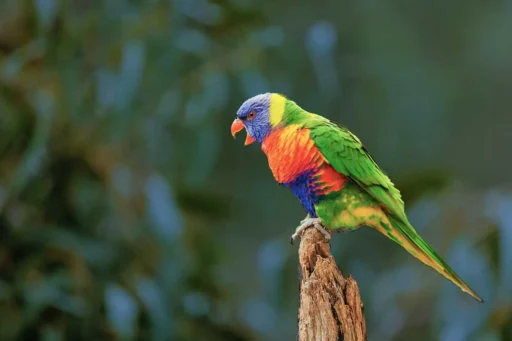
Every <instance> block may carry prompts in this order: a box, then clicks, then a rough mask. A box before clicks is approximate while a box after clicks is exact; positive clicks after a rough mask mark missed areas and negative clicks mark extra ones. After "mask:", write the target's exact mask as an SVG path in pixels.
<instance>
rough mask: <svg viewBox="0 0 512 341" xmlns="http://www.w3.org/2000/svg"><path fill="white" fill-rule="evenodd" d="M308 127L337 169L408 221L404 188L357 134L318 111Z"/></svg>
mask: <svg viewBox="0 0 512 341" xmlns="http://www.w3.org/2000/svg"><path fill="white" fill-rule="evenodd" d="M305 127H307V128H309V129H310V137H311V138H312V139H313V141H314V143H315V145H316V146H317V148H318V149H319V150H320V152H321V153H322V154H323V155H324V157H325V159H326V160H327V161H328V162H329V163H330V164H331V165H332V166H333V167H334V169H336V170H337V171H338V172H340V173H342V174H344V175H346V176H347V177H349V178H350V179H352V180H353V181H354V182H355V183H357V184H358V185H359V186H361V187H362V188H363V189H364V190H366V191H367V192H368V193H369V194H370V195H371V196H373V197H374V198H375V199H376V200H378V201H379V202H380V204H381V205H382V207H384V209H386V211H388V212H389V213H391V214H392V215H393V216H395V217H396V218H398V219H400V220H402V221H404V222H408V220H407V217H406V215H405V212H404V202H403V201H402V197H401V195H400V191H399V190H398V189H396V188H395V186H394V184H393V183H392V182H391V180H390V179H389V178H388V177H387V176H386V174H384V172H383V171H382V170H381V169H380V168H379V166H378V165H377V164H376V163H375V161H374V160H373V158H372V157H371V156H370V154H369V153H368V151H367V150H366V148H365V147H364V146H363V144H362V143H361V141H359V139H358V138H357V137H356V136H355V135H354V134H352V133H351V132H350V131H349V130H348V129H346V128H345V127H342V126H339V125H336V124H335V123H333V122H331V121H329V120H327V119H326V118H323V117H321V116H318V115H312V116H311V118H310V119H309V120H308V121H307V122H306V124H305Z"/></svg>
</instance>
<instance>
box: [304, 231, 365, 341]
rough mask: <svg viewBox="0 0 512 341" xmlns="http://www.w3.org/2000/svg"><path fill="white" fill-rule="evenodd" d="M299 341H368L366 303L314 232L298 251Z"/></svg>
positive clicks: (318, 234)
mask: <svg viewBox="0 0 512 341" xmlns="http://www.w3.org/2000/svg"><path fill="white" fill-rule="evenodd" d="M299 263H300V269H299V271H300V275H301V283H300V303H299V304H300V305H299V313H298V320H299V335H298V340H299V341H366V340H367V337H366V323H365V318H364V313H363V302H362V301H361V296H360V295H359V287H358V286H357V283H356V281H355V280H354V279H353V278H352V277H351V276H349V277H348V278H347V279H345V278H344V277H343V274H342V272H341V270H340V269H339V268H338V266H337V265H336V262H335V260H334V257H333V256H332V255H331V246H330V244H329V243H328V242H326V241H325V238H324V236H323V235H322V234H321V233H320V232H319V231H317V230H316V229H315V228H309V229H306V230H305V231H304V233H303V235H302V238H301V242H300V247H299Z"/></svg>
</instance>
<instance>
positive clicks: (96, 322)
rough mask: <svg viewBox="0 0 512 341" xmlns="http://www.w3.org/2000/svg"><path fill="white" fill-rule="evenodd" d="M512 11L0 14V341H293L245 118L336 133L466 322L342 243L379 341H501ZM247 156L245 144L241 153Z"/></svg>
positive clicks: (360, 247)
mask: <svg viewBox="0 0 512 341" xmlns="http://www.w3.org/2000/svg"><path fill="white" fill-rule="evenodd" d="M511 37H512V2H511V1H510V0H507V1H505V0H502V1H497V0H491V1H472V0H469V1H467V0H466V1H463V0H452V1H447V0H432V1H403V0H390V1H377V0H358V1H326V0H324V1H299V0H297V1H293V2H287V1H277V0H275V1H258V0H231V1H221V0H217V1H206V0H175V1H171V0H165V1H163V0H146V1H135V0H132V1H129V0H108V1H93V0H69V1H59V0H34V1H26V0H19V1H16V0H4V1H1V2H0V339H1V340H44V341H57V340H155V341H159V340H185V341H187V340H207V341H209V340H227V341H231V340H294V339H295V338H296V328H297V326H296V322H297V321H296V318H297V317H296V312H297V300H298V282H297V247H296V246H295V247H294V246H291V245H290V244H289V236H290V235H291V233H292V232H293V231H294V229H295V227H296V226H297V224H298V223H299V221H300V220H301V219H303V218H304V216H305V213H304V212H303V210H302V207H301V206H300V204H299V203H298V201H297V200H296V199H295V198H294V197H293V195H292V194H291V192H289V191H288V190H286V189H284V188H281V187H279V186H278V185H277V184H276V183H275V182H274V179H273V178H272V175H271V173H270V171H269V169H268V165H267V162H266V158H265V156H264V154H263V153H262V152H261V151H260V150H259V147H258V146H256V145H252V146H249V147H243V136H241V137H242V138H238V139H237V140H233V139H232V137H231V136H230V133H229V127H230V124H231V122H232V120H233V118H234V116H235V112H236V110H237V108H238V107H239V105H240V104H241V103H242V102H243V101H244V100H245V99H247V98H248V97H250V96H253V95H255V94H258V93H260V92H267V91H271V92H282V93H284V94H286V95H287V96H289V97H290V98H292V99H294V100H295V101H297V102H298V103H299V104H300V105H301V106H303V107H304V108H305V109H307V110H309V111H312V112H315V113H319V114H322V115H324V116H326V117H328V118H331V119H334V120H336V121H338V122H340V123H343V124H345V125H346V126H348V127H349V128H350V129H351V130H352V131H353V132H354V133H355V134H356V135H358V136H359V137H360V138H361V140H362V141H363V142H364V143H365V144H366V146H367V147H368V149H369V150H370V152H371V153H372V154H373V156H374V158H375V159H376V160H377V162H378V163H379V164H380V165H381V167H382V168H383V169H384V170H385V171H386V172H387V173H388V174H389V175H390V177H391V178H392V180H393V181H394V182H395V183H396V184H397V186H398V187H399V188H400V189H401V191H402V193H403V196H404V199H405V201H406V209H407V212H408V214H409V216H410V220H411V221H412V223H413V224H414V226H415V227H416V228H417V230H418V231H419V232H420V233H421V234H422V235H423V236H424V237H425V238H426V239H427V240H428V241H429V242H431V243H432V245H433V246H434V247H435V248H436V249H437V250H438V251H439V253H440V254H441V255H443V256H445V257H446V259H447V260H448V262H449V263H450V264H451V265H452V266H453V267H454V268H455V269H456V270H457V272H458V273H459V274H460V275H461V276H462V277H463V278H464V279H465V280H466V281H467V282H468V283H469V284H470V285H471V286H472V287H473V288H474V289H475V290H476V291H477V292H478V293H479V294H480V295H481V296H482V297H483V298H484V300H485V303H484V304H479V303H477V302H476V301H474V300H473V299H471V297H469V296H468V295H466V294H464V293H462V292H461V291H460V290H459V289H458V288H456V287H455V286H453V285H452V284H451V283H449V282H448V281H446V280H444V279H443V278H442V277H441V276H439V275H438V274H437V273H436V272H435V271H433V270H431V269H429V268H427V267H425V266H423V265H422V264H421V263H419V262H418V261H416V260H415V259H413V258H412V257H411V256H409V255H408V254H407V253H406V252H405V251H403V250H401V249H400V248H399V247H398V246H397V245H395V244H394V243H392V242H391V241H389V240H387V239H386V238H385V237H383V236H381V235H379V234H378V233H376V232H374V231H371V230H370V229H361V230H359V231H358V232H356V233H347V234H337V235H335V236H334V239H333V241H332V246H333V253H334V254H335V257H336V259H337V261H338V264H339V265H340V266H341V267H342V268H343V269H344V270H345V272H346V273H351V274H353V276H354V277H355V278H356V280H357V282H358V283H359V286H360V288H361V291H362V296H363V300H364V302H365V311H366V317H367V322H368V330H369V339H370V340H419V341H421V340H442V341H462V340H489V341H504V340H512V185H511V168H512V152H511V147H512V132H511V129H512V114H511V109H512V95H511V94H512V38H511ZM241 135H244V133H242V134H241Z"/></svg>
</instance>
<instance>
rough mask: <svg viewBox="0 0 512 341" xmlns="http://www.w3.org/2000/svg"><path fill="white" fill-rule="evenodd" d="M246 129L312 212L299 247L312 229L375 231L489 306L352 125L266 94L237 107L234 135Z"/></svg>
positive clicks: (274, 169) (327, 232)
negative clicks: (425, 232) (423, 226)
mask: <svg viewBox="0 0 512 341" xmlns="http://www.w3.org/2000/svg"><path fill="white" fill-rule="evenodd" d="M244 128H245V130H246V132H247V136H246V139H245V143H244V144H245V145H246V146H247V145H250V144H252V143H254V142H258V143H259V144H260V145H261V149H262V151H263V153H264V154H265V155H266V156H267V160H268V165H269V168H270V170H271V172H272V174H273V176H274V178H275V180H276V181H277V182H278V183H279V184H280V185H283V186H285V187H288V188H289V189H291V191H292V192H293V194H294V195H295V196H296V197H297V199H298V200H299V202H300V203H301V204H302V207H303V208H304V210H305V211H306V213H307V216H306V218H305V219H304V220H302V221H301V222H300V225H299V227H297V229H296V231H295V233H294V234H293V235H292V237H291V242H292V244H293V240H294V239H296V238H297V237H300V235H301V233H302V232H303V231H304V230H305V229H307V228H310V227H314V228H316V229H318V230H319V231H320V232H322V233H323V235H324V236H325V239H326V240H327V241H329V240H330V237H331V234H332V233H334V232H336V231H354V230H356V229H358V228H359V227H362V226H366V227H370V228H373V229H375V230H377V231H378V232H380V233H382V234H384V235H385V236H386V237H388V238H389V239H391V240H392V241H394V242H395V243H397V244H399V245H400V246H402V247H403V248H404V249H405V250H406V251H407V252H409V253H410V254H411V255H412V256H414V257H415V258H417V259H418V260H419V261H421V262H423V263H424V264H425V265H427V266H430V267H432V268H433V269H434V270H436V271H437V272H439V273H440V274H441V275H442V276H444V277H445V278H446V279H448V280H449V281H451V282H452V283H453V284H455V285H456V286H458V287H459V288H460V289H461V290H462V291H463V292H466V293H467V294H469V295H470V296H472V297H473V298H474V299H476V300H477V301H479V302H483V300H482V298H480V296H478V295H477V294H476V292H475V291H473V290H472V289H471V288H470V287H469V286H468V285H467V284H466V283H465V282H464V281H463V280H462V279H461V278H460V277H459V276H458V275H457V274H456V273H455V271H454V270H453V269H452V268H451V267H450V266H449V265H448V264H447V263H446V262H445V261H444V260H443V259H442V258H441V257H440V256H439V255H438V254H437V253H436V252H435V251H434V249H433V248H432V247H431V246H430V245H429V244H428V243H427V242H426V241H425V240H424V239H423V238H422V237H421V236H420V235H419V234H418V233H417V232H416V230H415V229H414V228H413V226H412V225H411V223H410V222H409V220H408V218H407V216H406V214H405V207H404V202H403V200H402V197H401V194H400V191H399V190H398V189H397V188H396V187H395V185H394V184H393V183H392V182H391V180H390V179H389V177H388V176H387V175H386V174H385V173H384V172H383V171H382V170H381V168H380V167H379V166H378V165H377V163H376V162H375V160H374V159H373V157H372V156H371V155H370V153H369V152H368V150H367V149H366V147H365V146H364V145H363V144H362V143H361V141H360V140H359V138H358V137H357V136H356V135H354V134H353V133H352V132H350V131H349V130H348V129H347V128H346V127H344V126H343V125H340V124H338V123H335V122H332V121H330V120H329V119H327V118H325V117H323V116H320V115H317V114H314V113H311V112H308V111H306V110H305V109H303V108H302V107H300V106H299V105H298V104H297V103H295V102H294V101H292V100H291V99H289V98H287V97H286V96H285V95H282V94H279V93H270V92H267V93H263V94H258V95H256V96H253V97H251V98H249V99H247V100H246V101H245V102H243V103H242V105H241V106H240V108H239V109H238V110H237V112H236V118H235V120H234V121H233V123H232V124H231V135H232V136H233V137H235V135H236V134H237V133H238V132H240V131H241V130H243V129H244Z"/></svg>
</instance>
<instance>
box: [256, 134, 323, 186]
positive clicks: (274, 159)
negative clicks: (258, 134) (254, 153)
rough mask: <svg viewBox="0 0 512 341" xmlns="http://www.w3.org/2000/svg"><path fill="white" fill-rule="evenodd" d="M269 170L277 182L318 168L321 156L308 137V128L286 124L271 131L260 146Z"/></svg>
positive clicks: (286, 180)
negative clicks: (266, 159)
mask: <svg viewBox="0 0 512 341" xmlns="http://www.w3.org/2000/svg"><path fill="white" fill-rule="evenodd" d="M261 149H262V150H263V152H264V153H265V154H266V155H267V158H268V164H269V166H270V170H271V171H272V174H273V175H274V178H275V179H276V180H277V182H279V183H288V182H291V181H293V180H295V178H297V177H298V176H299V175H300V174H302V173H304V172H307V171H310V170H312V169H315V168H318V167H319V166H320V164H321V161H322V158H321V155H320V153H319V151H318V149H317V148H316V147H315V145H314V143H313V140H311V139H310V138H309V130H306V129H297V127H295V126H293V125H292V126H288V127H285V128H282V129H279V130H277V131H275V132H272V133H271V134H270V135H269V136H267V137H266V138H265V140H264V141H263V144H262V146H261Z"/></svg>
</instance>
